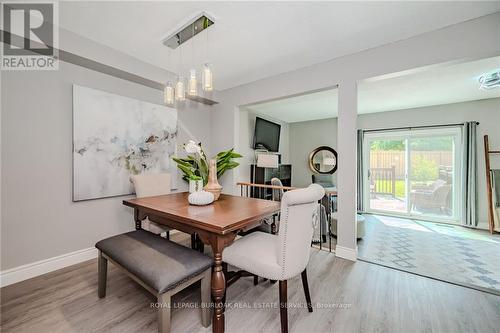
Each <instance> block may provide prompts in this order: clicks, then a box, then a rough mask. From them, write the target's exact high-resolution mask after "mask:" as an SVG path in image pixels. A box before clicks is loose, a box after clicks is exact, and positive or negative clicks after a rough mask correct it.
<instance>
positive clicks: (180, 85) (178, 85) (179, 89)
mask: <svg viewBox="0 0 500 333" xmlns="http://www.w3.org/2000/svg"><path fill="white" fill-rule="evenodd" d="M179 73H182V48H181V47H180V48H179ZM175 100H176V101H177V102H184V101H185V100H186V88H185V85H184V77H182V74H179V75H178V76H177V81H176V82H175Z"/></svg>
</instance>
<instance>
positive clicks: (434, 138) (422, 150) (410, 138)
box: [363, 127, 461, 223]
mask: <svg viewBox="0 0 500 333" xmlns="http://www.w3.org/2000/svg"><path fill="white" fill-rule="evenodd" d="M460 145H461V130H460V128H458V127H456V128H455V127H440V128H432V129H418V130H405V131H385V132H383V131H377V132H369V133H366V134H365V139H364V147H363V149H364V155H365V156H364V160H365V161H366V162H365V163H364V164H365V170H364V175H365V182H364V184H365V186H364V192H365V193H364V198H365V202H366V203H367V210H368V211H369V212H374V213H377V212H378V213H387V214H392V215H401V216H411V217H415V218H421V219H428V220H435V221H443V222H451V223H454V222H459V220H460V209H459V204H458V200H459V193H460V191H459V186H460V185H459V184H460V177H461V165H460V161H461V158H460V151H461V150H460Z"/></svg>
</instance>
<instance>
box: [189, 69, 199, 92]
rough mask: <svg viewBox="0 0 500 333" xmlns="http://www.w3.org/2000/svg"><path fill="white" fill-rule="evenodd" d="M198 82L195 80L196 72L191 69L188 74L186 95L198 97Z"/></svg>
mask: <svg viewBox="0 0 500 333" xmlns="http://www.w3.org/2000/svg"><path fill="white" fill-rule="evenodd" d="M197 86H198V80H197V79H196V70H195V69H192V70H191V71H190V74H189V82H188V94H189V95H190V96H196V95H198V87H197Z"/></svg>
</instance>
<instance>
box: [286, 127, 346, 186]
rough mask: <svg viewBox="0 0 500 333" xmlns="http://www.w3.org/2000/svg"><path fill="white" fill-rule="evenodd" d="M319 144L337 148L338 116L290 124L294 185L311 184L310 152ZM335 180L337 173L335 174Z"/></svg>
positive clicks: (335, 179)
mask: <svg viewBox="0 0 500 333" xmlns="http://www.w3.org/2000/svg"><path fill="white" fill-rule="evenodd" d="M319 146H329V147H332V148H333V149H335V150H337V118H329V119H321V120H312V121H303V122H298V123H291V124H290V162H291V163H292V185H293V186H298V187H305V186H308V185H309V184H311V175H312V172H311V169H310V168H309V154H310V153H311V151H313V150H314V149H315V148H317V147H319ZM333 179H334V182H335V183H336V181H337V173H334V174H333Z"/></svg>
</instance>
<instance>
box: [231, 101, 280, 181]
mask: <svg viewBox="0 0 500 333" xmlns="http://www.w3.org/2000/svg"><path fill="white" fill-rule="evenodd" d="M256 117H261V118H263V119H266V120H269V121H272V122H275V123H278V124H280V125H281V131H280V146H279V153H280V154H281V163H283V164H285V163H289V162H290V144H289V128H290V126H289V124H288V123H286V122H284V121H281V120H278V119H274V118H272V117H269V116H267V115H263V114H259V113H256V112H255V111H252V110H249V109H245V108H242V110H241V111H240V117H239V121H240V123H239V127H238V128H239V136H238V143H237V144H236V149H237V151H238V152H239V153H240V154H242V155H243V158H241V159H240V160H239V163H240V166H239V167H238V168H237V169H236V170H235V171H236V172H237V173H238V174H239V176H238V180H239V181H244V182H247V181H250V165H251V164H254V163H255V150H254V149H253V135H254V131H255V118H256Z"/></svg>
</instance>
